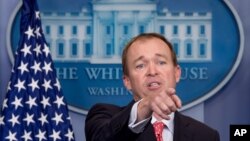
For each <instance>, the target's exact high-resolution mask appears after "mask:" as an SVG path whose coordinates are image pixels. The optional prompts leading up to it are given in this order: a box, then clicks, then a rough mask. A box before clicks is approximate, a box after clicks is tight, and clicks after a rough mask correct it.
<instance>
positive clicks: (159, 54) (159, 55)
mask: <svg viewBox="0 0 250 141" xmlns="http://www.w3.org/2000/svg"><path fill="white" fill-rule="evenodd" d="M155 55H156V56H158V57H163V58H167V55H166V54H161V53H156V54H155Z"/></svg>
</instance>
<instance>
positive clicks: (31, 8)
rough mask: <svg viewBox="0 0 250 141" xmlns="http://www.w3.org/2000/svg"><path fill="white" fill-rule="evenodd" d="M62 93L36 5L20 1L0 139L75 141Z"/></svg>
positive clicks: (0, 121) (16, 140)
mask: <svg viewBox="0 0 250 141" xmlns="http://www.w3.org/2000/svg"><path fill="white" fill-rule="evenodd" d="M61 90H62V89H61V86H60V83H59V81H58V79H57V77H56V72H55V69H54V66H53V62H52V58H51V54H50V51H49V47H48V45H47V43H46V41H45V37H44V35H43V33H42V26H41V18H40V13H39V10H38V6H37V2H36V0H23V4H22V7H21V22H20V39H19V46H18V49H17V51H16V53H15V62H14V65H13V69H12V73H11V78H10V81H9V84H8V88H7V94H6V98H5V99H4V101H3V106H2V112H1V113H2V114H1V116H0V140H1V141H3V140H6V141H47V140H49V141H59V140H60V141H61V140H63V141H72V140H74V133H73V129H72V126H71V123H70V117H69V114H68V108H67V103H66V101H65V97H64V96H63V94H62V91H61Z"/></svg>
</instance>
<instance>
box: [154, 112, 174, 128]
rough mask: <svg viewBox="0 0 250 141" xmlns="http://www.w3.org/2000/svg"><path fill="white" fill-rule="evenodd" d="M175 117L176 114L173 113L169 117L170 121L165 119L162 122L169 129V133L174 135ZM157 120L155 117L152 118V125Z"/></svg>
mask: <svg viewBox="0 0 250 141" xmlns="http://www.w3.org/2000/svg"><path fill="white" fill-rule="evenodd" d="M174 116H175V113H171V114H170V115H169V117H170V119H169V120H166V119H163V120H162V121H161V122H163V124H164V125H165V126H166V127H167V128H168V129H169V131H170V132H171V133H174ZM156 121H157V120H156V118H155V117H154V116H152V119H151V124H153V123H155V122H156Z"/></svg>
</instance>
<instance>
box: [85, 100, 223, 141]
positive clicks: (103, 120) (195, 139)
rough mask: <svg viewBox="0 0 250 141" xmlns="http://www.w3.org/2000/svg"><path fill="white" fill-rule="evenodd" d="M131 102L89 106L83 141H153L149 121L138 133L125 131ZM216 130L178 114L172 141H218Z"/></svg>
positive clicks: (152, 132)
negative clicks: (123, 105)
mask: <svg viewBox="0 0 250 141" xmlns="http://www.w3.org/2000/svg"><path fill="white" fill-rule="evenodd" d="M133 104H134V102H131V103H130V104H128V105H127V106H125V107H118V106H115V105H111V104H97V105H95V106H93V107H92V108H91V109H90V111H89V113H88V115H87V118H86V121H85V136H86V141H156V138H155V135H154V131H153V127H152V124H151V123H150V122H149V123H148V124H147V126H146V127H145V130H144V131H143V132H142V133H139V134H136V133H133V132H132V131H131V130H130V129H129V128H128V120H129V116H130V111H131V108H132V106H133ZM219 140H220V139H219V134H218V132H217V131H216V130H214V129H212V128H210V127H208V126H206V125H205V124H203V123H201V122H199V121H196V120H194V119H192V118H190V117H187V116H184V115H182V114H181V113H179V112H176V113H175V118H174V141H219Z"/></svg>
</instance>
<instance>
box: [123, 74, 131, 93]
mask: <svg viewBox="0 0 250 141" xmlns="http://www.w3.org/2000/svg"><path fill="white" fill-rule="evenodd" d="M122 79H123V84H124V86H125V87H126V88H127V90H131V83H130V79H129V77H128V76H127V75H123V77H122Z"/></svg>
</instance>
